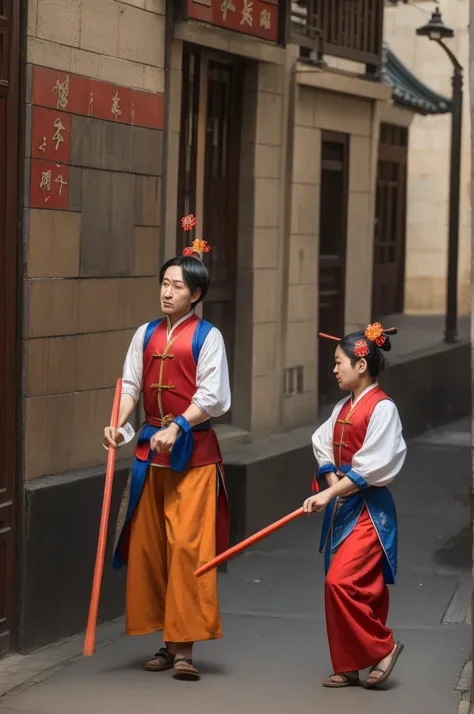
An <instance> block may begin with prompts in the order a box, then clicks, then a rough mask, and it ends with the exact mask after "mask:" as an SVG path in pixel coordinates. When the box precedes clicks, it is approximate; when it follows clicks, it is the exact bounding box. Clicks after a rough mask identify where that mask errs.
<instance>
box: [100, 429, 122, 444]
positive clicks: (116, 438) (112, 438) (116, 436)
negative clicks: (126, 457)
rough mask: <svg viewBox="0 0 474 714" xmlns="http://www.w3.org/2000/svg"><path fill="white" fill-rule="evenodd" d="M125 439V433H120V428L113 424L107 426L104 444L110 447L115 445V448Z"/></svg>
mask: <svg viewBox="0 0 474 714" xmlns="http://www.w3.org/2000/svg"><path fill="white" fill-rule="evenodd" d="M122 441H123V435H122V434H120V432H119V430H118V429H114V427H113V426H106V427H105V429H104V438H103V439H102V443H103V445H104V446H106V447H107V448H109V447H110V446H113V447H114V448H117V446H118V445H119V444H120V443H121V442H122Z"/></svg>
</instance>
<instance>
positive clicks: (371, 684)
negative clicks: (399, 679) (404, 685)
mask: <svg viewBox="0 0 474 714" xmlns="http://www.w3.org/2000/svg"><path fill="white" fill-rule="evenodd" d="M402 652H403V645H402V643H401V642H397V645H396V647H395V649H394V651H393V654H392V657H391V660H390V664H389V665H388V667H387V669H382V667H379V666H378V665H376V666H375V667H372V668H371V670H370V672H369V679H370V675H371V674H372V672H382V674H381V676H380V677H379V678H378V679H374V680H373V681H372V682H369V680H367V681H366V682H364V687H365V688H366V689H375V688H376V687H378V686H379V685H380V684H383V683H384V682H386V681H387V679H388V678H389V677H390V675H391V674H392V672H393V670H394V667H395V665H396V664H397V660H398V658H399V657H400V655H401V653H402Z"/></svg>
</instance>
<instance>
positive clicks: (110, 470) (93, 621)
mask: <svg viewBox="0 0 474 714" xmlns="http://www.w3.org/2000/svg"><path fill="white" fill-rule="evenodd" d="M121 396H122V380H121V379H119V380H118V381H117V386H116V388H115V397H114V403H113V407H112V416H111V418H110V425H111V426H113V427H114V429H116V428H117V426H118V419H119V410H120V397H121ZM115 454H116V449H115V448H113V447H110V448H109V452H108V457H107V470H106V472H105V485H104V498H103V501H102V515H101V518H100V529H99V538H98V542H97V555H96V559H95V568H94V579H93V581H92V594H91V602H90V606H89V617H88V620H87V629H86V636H85V640H84V655H85V656H86V657H91V655H93V654H94V648H95V635H96V630H97V615H98V612H99V599H100V588H101V586H102V574H103V572H104V558H105V545H106V542H107V529H108V525H109V515H110V502H111V499H112V484H113V481H114V470H115Z"/></svg>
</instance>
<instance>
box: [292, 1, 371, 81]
mask: <svg viewBox="0 0 474 714" xmlns="http://www.w3.org/2000/svg"><path fill="white" fill-rule="evenodd" d="M383 8H384V3H383V0H291V41H292V42H294V43H296V44H299V45H300V46H301V47H302V48H305V49H307V50H309V51H310V52H316V53H317V59H319V60H321V59H322V56H323V55H324V54H328V55H334V56H336V57H341V58H344V59H348V60H353V61H355V62H361V63H363V64H366V65H368V66H369V67H371V68H372V70H373V69H374V68H377V67H379V66H380V64H381V56H382V42H383ZM313 59H315V58H314V57H313Z"/></svg>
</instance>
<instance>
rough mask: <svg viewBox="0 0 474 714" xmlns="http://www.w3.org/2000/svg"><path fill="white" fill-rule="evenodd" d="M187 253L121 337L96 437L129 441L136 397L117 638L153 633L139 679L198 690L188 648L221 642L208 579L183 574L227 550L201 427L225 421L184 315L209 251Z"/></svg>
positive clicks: (203, 332)
mask: <svg viewBox="0 0 474 714" xmlns="http://www.w3.org/2000/svg"><path fill="white" fill-rule="evenodd" d="M183 225H184V224H183ZM193 248H194V250H193V249H186V250H185V251H184V255H183V256H180V257H177V258H173V259H172V260H169V261H168V262H167V263H166V264H165V265H164V266H163V267H162V269H161V271H160V284H161V310H162V312H163V313H164V315H165V318H164V319H163V320H157V321H155V322H152V323H149V324H146V325H143V326H142V327H140V328H139V329H138V330H137V332H136V334H135V336H134V337H133V339H132V342H131V345H130V348H129V350H128V354H127V357H126V360H125V365H124V371H123V391H122V399H121V403H120V416H119V426H124V425H126V427H125V430H124V429H120V431H119V430H117V431H115V430H114V429H113V428H112V427H110V426H109V427H106V429H105V430H104V445H105V446H106V447H108V446H117V445H118V444H119V442H120V441H124V436H125V441H127V440H130V438H131V436H130V432H132V433H133V430H132V429H131V427H130V425H128V424H126V423H127V420H128V418H129V417H130V415H131V413H132V411H133V409H134V407H135V404H136V402H137V399H138V397H139V394H140V391H143V403H144V410H145V415H146V419H145V424H144V427H143V429H142V431H141V434H140V436H139V439H138V446H137V449H136V452H135V462H134V467H133V471H132V474H131V476H130V478H129V483H128V484H127V488H126V491H125V494H124V499H123V502H122V507H121V513H120V515H119V523H118V527H117V539H116V547H115V552H114V567H116V568H119V567H121V566H122V565H123V564H125V563H126V562H128V572H127V587H126V631H127V634H128V635H145V634H149V633H151V632H156V631H159V630H162V631H163V642H164V644H163V647H162V648H161V649H160V650H159V652H158V653H157V654H156V655H155V656H154V657H153V658H152V659H151V660H150V661H148V662H147V663H146V665H145V669H147V670H151V671H164V670H170V669H173V676H174V677H175V678H176V679H196V680H197V679H200V673H199V671H198V669H197V668H196V666H195V664H194V663H193V658H192V652H193V643H194V642H196V641H202V640H211V639H216V638H219V637H221V636H222V628H221V620H220V613H219V603H218V597H217V576H216V573H215V571H213V572H211V573H209V574H208V575H206V576H204V577H202V578H199V579H198V578H195V577H194V575H193V572H194V571H195V570H196V568H198V567H199V566H200V565H202V564H204V563H206V562H207V561H209V560H211V559H212V558H213V557H214V556H215V554H216V552H221V551H222V550H224V549H225V548H226V547H227V545H228V525H229V519H228V505H227V496H226V492H225V487H224V482H223V477H222V470H221V461H222V458H221V453H220V450H219V444H218V441H217V437H216V435H215V432H214V431H213V430H212V429H211V427H210V422H209V420H210V418H211V417H214V418H217V417H219V416H221V415H222V414H224V413H225V412H227V411H228V409H229V408H230V401H231V397H230V388H229V374H228V366H227V358H226V352H225V347H224V342H223V338H222V335H221V333H220V332H219V331H218V330H217V329H216V328H215V327H213V326H212V325H210V323H208V322H206V321H204V320H200V319H199V318H198V317H196V316H195V314H194V310H195V307H196V305H197V304H198V303H199V302H200V301H201V300H203V299H204V297H205V296H206V293H207V290H208V287H209V276H208V272H207V269H206V268H205V266H204V264H203V262H202V260H201V259H200V255H199V253H200V252H202V251H206V252H207V250H209V248H208V247H207V244H206V243H205V241H195V242H194V244H193ZM196 249H197V250H199V252H196ZM127 430H128V432H127ZM127 433H128V436H127Z"/></svg>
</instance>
